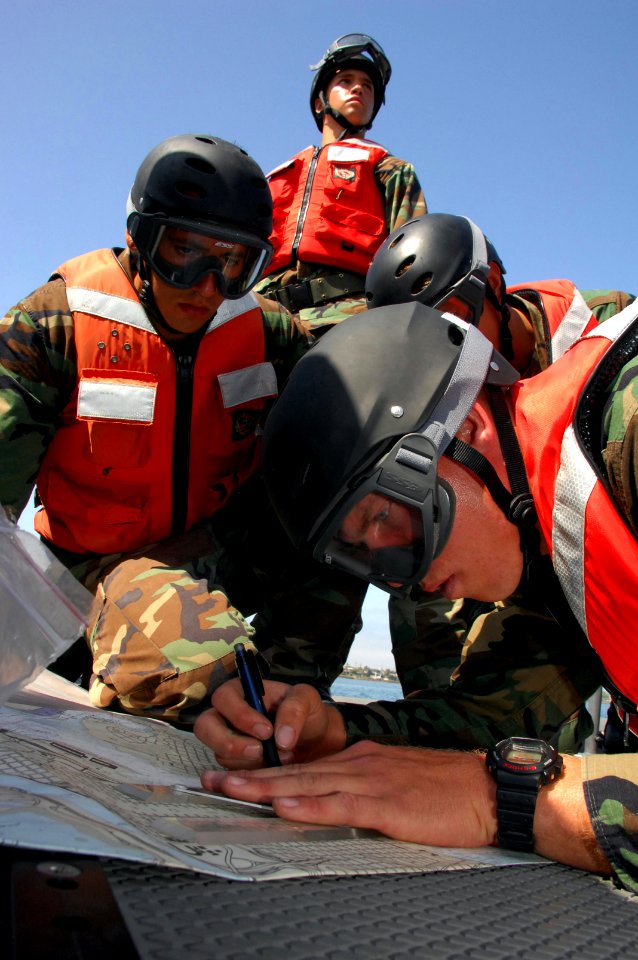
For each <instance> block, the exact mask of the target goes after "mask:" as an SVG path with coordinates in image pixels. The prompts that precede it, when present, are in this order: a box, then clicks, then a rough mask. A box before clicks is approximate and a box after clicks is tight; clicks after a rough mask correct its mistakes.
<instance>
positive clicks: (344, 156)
mask: <svg viewBox="0 0 638 960" xmlns="http://www.w3.org/2000/svg"><path fill="white" fill-rule="evenodd" d="M369 157H370V151H369V150H366V149H365V148H364V149H361V147H347V146H344V145H342V144H340V143H331V144H330V146H329V147H328V160H329V161H330V162H331V163H348V161H350V162H351V163H356V162H357V161H358V160H367V159H368V158H369Z"/></svg>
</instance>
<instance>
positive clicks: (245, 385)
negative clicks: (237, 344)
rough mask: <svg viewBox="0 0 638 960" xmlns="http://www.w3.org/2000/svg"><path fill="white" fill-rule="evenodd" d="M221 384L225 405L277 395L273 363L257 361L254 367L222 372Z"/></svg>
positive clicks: (232, 405)
mask: <svg viewBox="0 0 638 960" xmlns="http://www.w3.org/2000/svg"><path fill="white" fill-rule="evenodd" d="M217 379H218V381H219V386H220V387H221V391H222V399H223V401H224V407H225V408H228V407H236V406H237V405H238V404H240V403H248V402H249V401H250V400H256V399H258V398H260V397H274V396H276V395H277V376H276V374H275V368H274V367H273V365H272V363H270V362H266V363H256V364H255V366H254V367H244V369H243V370H232V371H231V372H230V373H220V374H219V376H218V378H217Z"/></svg>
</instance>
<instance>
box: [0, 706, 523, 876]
mask: <svg viewBox="0 0 638 960" xmlns="http://www.w3.org/2000/svg"><path fill="white" fill-rule="evenodd" d="M211 766H215V760H214V758H213V755H212V753H211V752H210V751H209V750H208V749H207V748H206V747H204V746H203V745H202V744H201V743H200V742H199V741H198V740H197V739H196V738H195V737H194V735H193V734H191V733H187V732H183V731H180V730H177V729H175V728H173V727H171V726H170V725H169V724H166V723H162V722H161V721H157V720H149V719H146V718H141V717H130V716H126V715H122V714H117V713H109V712H105V711H101V710H96V709H94V708H92V707H89V706H83V705H80V704H77V703H72V702H66V701H64V700H60V699H51V698H50V697H48V696H43V695H42V694H41V693H38V692H31V693H22V694H20V696H19V697H18V698H15V699H14V701H12V702H11V703H9V704H7V705H5V706H3V707H0V770H1V771H2V773H1V774H0V842H2V843H3V844H6V845H13V846H24V847H32V848H37V849H41V850H52V851H53V850H56V851H71V852H75V853H84V854H93V855H100V856H109V857H121V858H123V859H126V860H134V861H137V862H142V863H151V864H161V865H165V866H170V867H179V868H185V869H190V870H195V871H198V872H203V873H209V874H214V875H216V876H221V877H227V878H234V879H242V880H269V879H284V878H292V877H306V876H339V875H341V876H345V875H354V874H382V873H406V872H410V873H414V872H422V871H427V870H450V869H452V870H454V869H463V868H464V867H476V866H480V865H486V866H488V865H489V866H494V865H502V864H507V863H514V862H517V863H520V862H521V861H523V862H524V861H526V860H528V859H529V860H531V861H537V860H538V858H536V857H533V856H531V855H529V856H527V855H522V856H520V857H516V858H513V857H510V856H509V855H507V854H504V853H503V852H502V851H498V850H494V849H492V848H487V849H484V850H477V851H464V850H463V851H461V850H443V849H438V848H433V847H424V846H419V845H418V844H410V843H399V842H397V841H392V840H388V839H387V838H384V837H382V836H380V835H379V834H375V833H373V832H369V831H367V832H364V831H358V830H354V829H351V828H346V827H323V826H314V825H311V824H293V823H288V822H286V821H284V820H280V819H279V818H277V817H276V816H274V814H273V812H272V810H270V808H266V809H265V810H264V809H256V808H254V807H251V806H250V805H242V804H238V803H237V802H235V803H233V802H230V801H227V800H225V799H224V798H221V797H220V798H216V797H214V796H212V795H203V796H202V795H198V794H197V793H189V792H187V789H188V788H191V789H192V788H197V787H199V773H200V771H201V770H202V769H204V768H205V767H211Z"/></svg>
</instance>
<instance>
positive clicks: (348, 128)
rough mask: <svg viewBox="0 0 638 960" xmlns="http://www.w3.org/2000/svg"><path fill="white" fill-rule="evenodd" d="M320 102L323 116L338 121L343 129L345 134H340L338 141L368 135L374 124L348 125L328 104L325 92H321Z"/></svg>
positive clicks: (341, 115)
mask: <svg viewBox="0 0 638 960" xmlns="http://www.w3.org/2000/svg"><path fill="white" fill-rule="evenodd" d="M319 100H320V102H321V113H322V114H323V116H324V117H325V116H326V114H327V115H328V116H330V117H332V119H333V120H336V121H337V123H338V124H339V126H340V127H343V133H340V134H339V136H338V137H337V140H345V139H346V137H348V136H352V135H353V134H354V135H355V136H360V135H361V134H364V133H366V131H367V130H369V129H370V127H371V126H372V122H370V123H365V124H363V125H362V126H360V127H354V126H352V124H350V123H348V121H347V120H346V118H345V117H344V115H343V114H342V113H339V111H338V110H335V109H334V107H331V106H330V105H329V104H328V102H327V101H326V98H325V96H324V94H323V91H320V92H319Z"/></svg>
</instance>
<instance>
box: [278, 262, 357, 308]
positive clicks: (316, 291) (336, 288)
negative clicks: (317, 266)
mask: <svg viewBox="0 0 638 960" xmlns="http://www.w3.org/2000/svg"><path fill="white" fill-rule="evenodd" d="M364 291H365V278H364V277H362V276H361V275H360V274H358V273H345V272H344V273H333V274H331V275H330V276H328V277H317V278H316V279H315V280H300V281H299V283H288V284H286V286H285V287H279V288H278V289H277V290H267V291H264V294H263V296H265V297H271V298H272V299H273V300H278V301H279V303H281V304H282V305H283V306H284V307H285V308H286V309H287V310H290V312H291V313H299V311H300V310H305V309H307V308H308V307H316V306H318V305H320V304H322V303H330V301H332V300H338V299H339V298H340V297H345V296H347V295H348V294H350V295H351V296H356V294H362V293H363V292H364Z"/></svg>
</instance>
